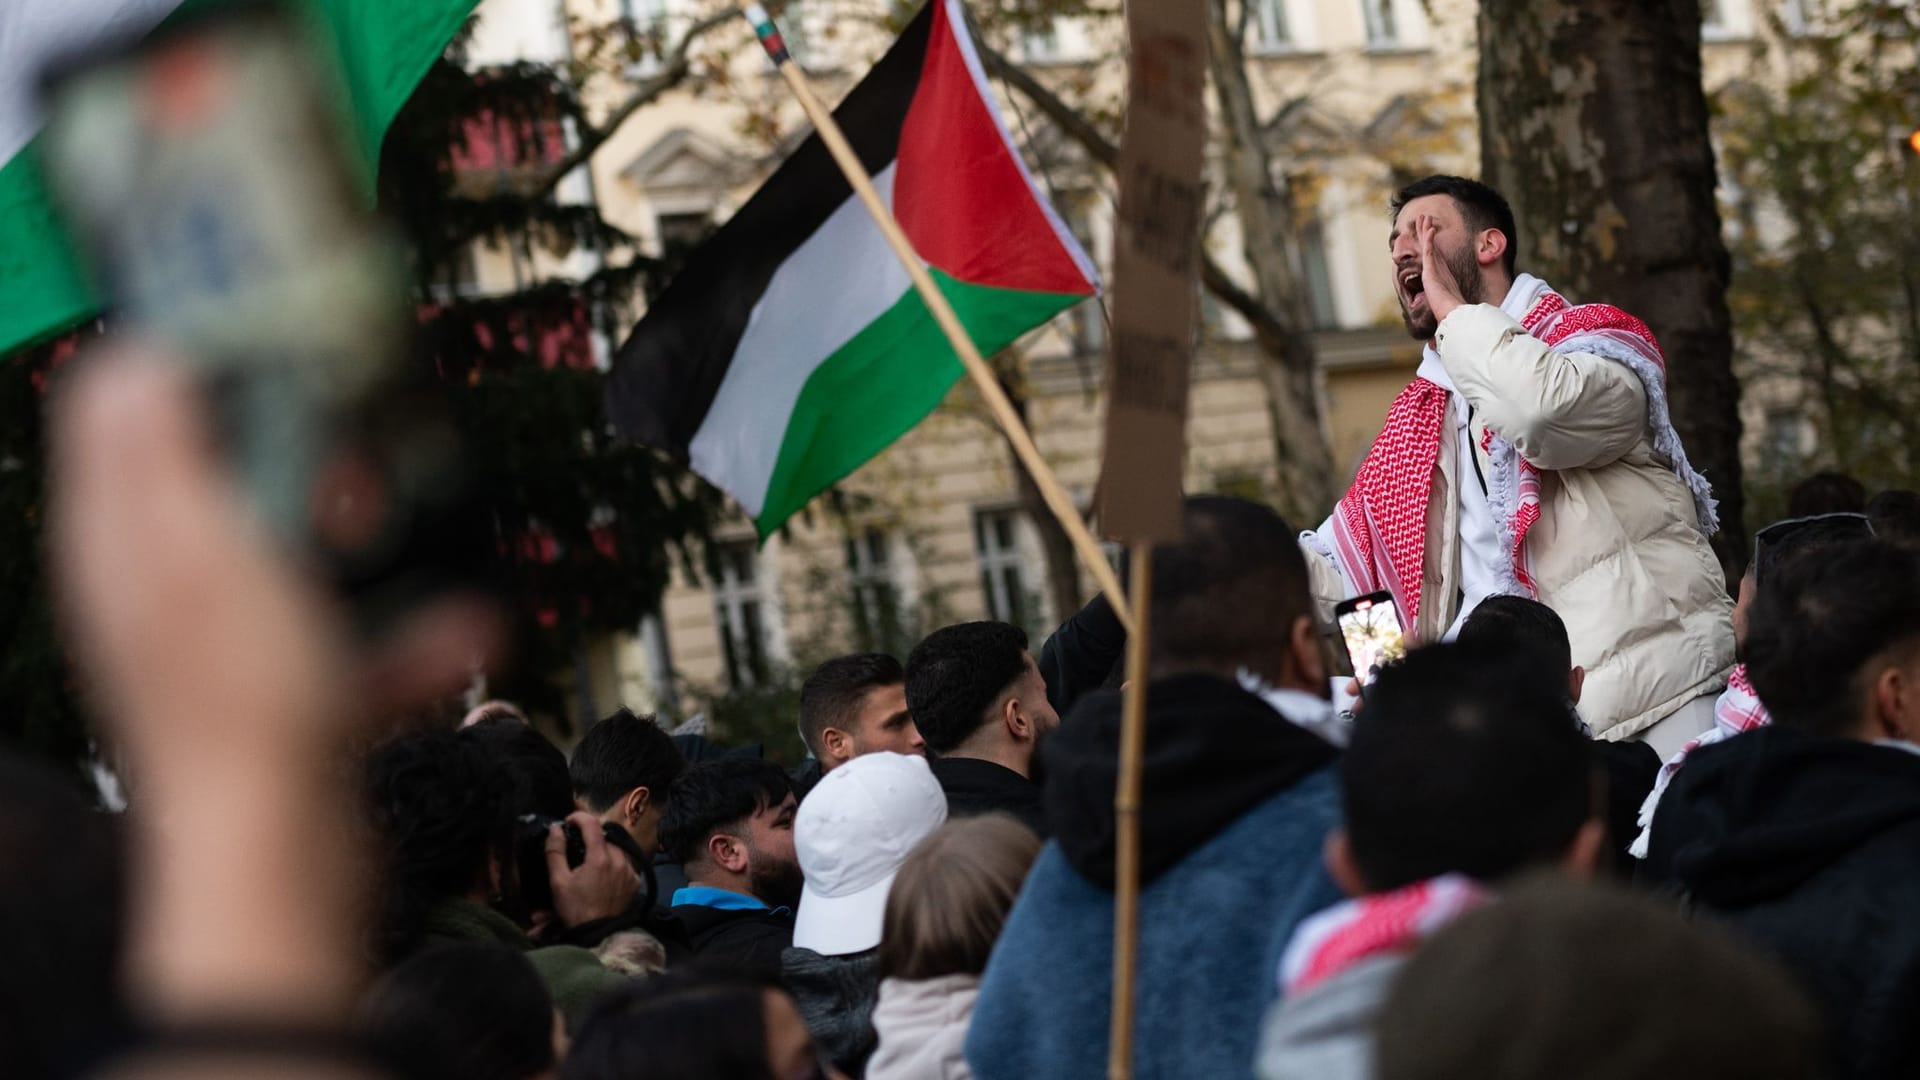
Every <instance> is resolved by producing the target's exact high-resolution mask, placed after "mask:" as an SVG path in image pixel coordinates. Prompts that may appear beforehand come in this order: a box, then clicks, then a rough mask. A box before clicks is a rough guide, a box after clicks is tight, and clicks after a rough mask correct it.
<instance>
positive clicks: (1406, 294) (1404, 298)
mask: <svg viewBox="0 0 1920 1080" xmlns="http://www.w3.org/2000/svg"><path fill="white" fill-rule="evenodd" d="M1399 284H1400V299H1401V302H1402V303H1404V304H1405V305H1406V306H1407V307H1408V308H1412V307H1413V306H1414V305H1415V304H1416V303H1419V302H1420V301H1421V300H1422V298H1424V297H1425V296H1426V293H1427V286H1426V283H1425V282H1423V281H1421V279H1420V268H1419V267H1417V266H1409V267H1406V268H1405V269H1403V270H1401V271H1400V279H1399Z"/></svg>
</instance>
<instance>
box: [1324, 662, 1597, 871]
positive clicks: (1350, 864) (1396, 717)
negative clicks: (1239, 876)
mask: <svg viewBox="0 0 1920 1080" xmlns="http://www.w3.org/2000/svg"><path fill="white" fill-rule="evenodd" d="M1367 694H1368V696H1367V707H1366V708H1365V709H1364V710H1362V711H1361V712H1360V714H1359V716H1358V717H1357V718H1356V719H1355V720H1354V724H1353V733H1352V736H1353V737H1352V740H1351V741H1350V742H1349V744H1348V746H1347V752H1346V754H1345V755H1343V756H1342V757H1341V760H1340V778H1341V798H1342V802H1343V805H1344V809H1345V819H1346V822H1345V825H1344V826H1343V827H1341V828H1339V829H1336V830H1334V832H1333V833H1332V834H1330V835H1329V836H1328V838H1327V869H1328V871H1329V872H1330V873H1331V874H1332V875H1333V878H1334V881H1335V882H1336V883H1338V884H1339V885H1340V887H1341V888H1343V889H1345V890H1346V891H1347V892H1349V893H1352V894H1354V895H1361V894H1364V893H1374V892H1387V891H1390V890H1393V889H1397V888H1401V887H1403V886H1406V885H1411V884H1413V883H1415V882H1419V881H1424V880H1426V879H1428V878H1432V877H1438V876H1440V875H1442V874H1450V873H1451V874H1464V875H1466V876H1468V877H1471V878H1474V879H1476V880H1479V881H1482V882H1488V883H1497V882H1499V881H1500V880H1501V879H1503V878H1506V877H1508V876H1510V875H1512V874H1514V873H1516V872H1518V871H1522V870H1527V869H1531V868H1535V867H1542V866H1555V867H1559V868H1561V869H1563V870H1565V871H1566V872H1568V873H1569V874H1573V875H1575V876H1590V875H1591V874H1592V873H1593V872H1594V870H1595V868H1596V867H1597V866H1598V865H1599V859H1600V858H1601V855H1602V853H1603V849H1604V846H1605V840H1606V826H1605V825H1604V824H1603V819H1602V816H1601V815H1602V811H1603V807H1601V806H1600V805H1599V803H1600V801H1601V798H1602V795H1601V789H1600V786H1599V775H1598V772H1597V769H1596V762H1595V760H1594V758H1593V756H1592V748H1591V746H1590V744H1589V743H1588V740H1587V739H1586V737H1585V736H1583V735H1581V733H1580V731H1579V729H1577V728H1576V727H1575V726H1574V725H1573V724H1571V723H1569V722H1568V718H1567V706H1566V698H1565V695H1564V690H1563V688H1562V684H1561V683H1559V681H1558V680H1557V679H1555V678H1553V677H1552V673H1551V672H1547V671H1540V672H1537V673H1529V672H1526V671H1518V670H1516V669H1515V668H1514V666H1513V664H1512V663H1511V662H1510V661H1509V660H1508V658H1507V657H1505V656H1503V655H1502V654H1500V653H1499V652H1489V651H1486V650H1484V649H1480V648H1476V647H1474V646H1470V645H1460V644H1443V645H1432V646H1428V647H1427V648H1424V649H1415V650H1414V651H1412V652H1411V653H1408V654H1407V658H1406V659H1405V660H1403V661H1401V662H1400V663H1398V664H1395V665H1393V666H1392V667H1389V668H1385V669H1383V670H1382V671H1381V672H1380V677H1379V679H1378V680H1377V681H1375V683H1374V684H1373V686H1372V688H1371V689H1369V690H1368V692H1367Z"/></svg>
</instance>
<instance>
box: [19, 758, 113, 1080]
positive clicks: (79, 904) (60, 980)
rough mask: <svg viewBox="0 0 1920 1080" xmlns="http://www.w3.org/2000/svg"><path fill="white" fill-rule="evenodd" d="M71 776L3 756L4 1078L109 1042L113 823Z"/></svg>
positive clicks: (63, 1064)
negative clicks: (90, 801)
mask: <svg viewBox="0 0 1920 1080" xmlns="http://www.w3.org/2000/svg"><path fill="white" fill-rule="evenodd" d="M75 781H76V778H75V777H74V776H72V775H62V774H60V773H57V772H55V771H53V770H52V769H50V768H48V767H46V766H45V765H42V764H41V763H39V762H37V761H30V760H27V759H24V758H17V757H14V756H12V755H11V754H4V755H0V926H4V927H5V929H4V930H0V1062H4V1063H5V1064H4V1065H0V1072H5V1073H7V1074H8V1075H10V1076H23V1077H30V1076H55V1075H61V1074H63V1073H65V1072H67V1071H70V1069H71V1067H72V1066H73V1065H74V1064H75V1063H76V1062H78V1061H80V1060H81V1058H82V1055H84V1054H86V1053H88V1052H92V1051H95V1050H97V1048H98V1047H99V1046H100V1045H101V1044H102V1042H103V1041H105V1039H106V1038H107V1037H108V1036H110V1035H111V1034H114V1033H116V1029H117V1028H118V1026H119V1021H120V1019H121V1016H120V1014H121V1011H122V1010H121V1004H120V996H121V995H120V979H119V968H120V963H121V959H122V955H121V954H122V948H121V943H122V941H123V939H124V935H125V931H124V929H123V922H124V919H123V915H122V909H123V907H124V904H125V900H126V894H125V881H126V864H125V858H124V848H125V845H124V842H123V840H122V833H121V831H120V823H119V820H118V819H116V818H115V817H113V816H111V815H108V814H105V813H101V812H99V811H96V810H95V809H94V808H93V807H92V805H91V804H90V803H89V801H88V799H87V798H86V797H84V796H83V795H82V794H81V792H80V789H79V788H78V787H77V785H76V782H75Z"/></svg>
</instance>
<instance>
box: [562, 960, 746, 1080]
mask: <svg viewBox="0 0 1920 1080" xmlns="http://www.w3.org/2000/svg"><path fill="white" fill-rule="evenodd" d="M781 992H783V991H780V990H779V988H778V987H776V986H774V985H773V984H772V983H762V982H756V981H754V980H753V979H751V978H750V977H748V976H746V975H745V974H743V973H738V972H728V973H725V974H720V973H715V972H702V971H698V970H681V971H669V972H666V973H664V974H661V975H655V976H653V977H652V978H649V979H645V980H642V981H640V982H636V983H633V984H631V985H629V986H624V987H621V988H619V989H618V990H614V991H611V992H609V993H608V994H607V995H606V996H604V997H602V998H601V999H600V1001H599V1003H598V1004H596V1005H595V1006H594V1007H593V1010H592V1011H591V1012H589V1013H588V1014H587V1018H586V1020H585V1021H583V1022H582V1023H581V1025H580V1031H579V1034H577V1035H576V1036H574V1040H573V1048H572V1049H571V1050H569V1051H568V1052H567V1064H566V1067H565V1069H564V1070H563V1071H562V1072H561V1074H560V1075H561V1076H562V1078H563V1080H773V1078H772V1076H771V1075H770V1070H769V1069H768V1068H767V1023H766V1012H765V1009H766V1004H765V1000H766V995H767V994H768V993H781Z"/></svg>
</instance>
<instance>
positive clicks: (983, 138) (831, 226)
mask: <svg viewBox="0 0 1920 1080" xmlns="http://www.w3.org/2000/svg"><path fill="white" fill-rule="evenodd" d="M834 116H835V118H836V119H837V120H838V121H839V123H840V126H841V127H842V128H843V129H844V130H845V132H846V135H847V140H848V141H849V142H850V143H852V144H853V148H854V150H855V152H856V153H858V154H859V156H860V160H861V162H862V163H863V164H864V165H865V166H866V167H867V170H868V172H869V173H871V174H872V176H873V178H874V185H875V187H877V188H878V189H879V191H880V195H881V197H882V198H883V199H885V200H886V202H887V203H888V205H889V206H891V207H892V210H893V214H894V217H895V218H897V219H898V220H899V222H900V225H901V227H902V228H903V229H904V230H905V231H906V234H907V237H908V238H909V239H910V240H912V241H913V246H914V250H915V251H917V252H918V253H919V255H920V257H921V259H922V260H924V261H925V262H926V264H927V266H928V269H929V270H930V271H931V273H932V275H933V278H934V280H935V281H936V282H938V283H939V285H940V289H941V291H942V292H943V293H945V294H946V297H947V299H948V300H949V301H951V302H952V304H953V307H954V310H955V311H957V312H958V313H959V315H960V318H961V321H962V322H964V323H965V324H966V327H967V330H968V332H969V333H971V334H972V336H973V341H974V344H975V345H976V346H977V347H978V348H979V350H980V352H981V354H982V355H991V354H992V353H994V352H997V351H998V350H1000V349H1002V348H1004V347H1006V346H1007V345H1009V344H1011V343H1012V342H1013V340H1014V339H1015V338H1017V337H1019V336H1020V335H1021V334H1023V333H1025V332H1026V331H1028V330H1031V329H1033V328H1034V327H1036V326H1039V325H1040V324H1041V323H1043V322H1045V321H1046V320H1047V319H1049V318H1051V317H1053V316H1054V315H1056V314H1058V313H1059V312H1061V311H1063V310H1065V309H1066V308H1068V307H1071V306H1072V305H1073V304H1075V303H1078V302H1079V301H1081V300H1083V299H1085V298H1086V297H1089V296H1092V295H1093V294H1094V293H1095V292H1097V291H1098V286H1097V284H1096V281H1095V276H1094V270H1093V265H1092V262H1091V261H1090V260H1089V259H1088V258H1087V255H1086V252H1084V251H1082V250H1081V249H1080V246H1079V245H1078V244H1077V243H1075V242H1074V239H1073V235H1072V234H1071V233H1070V232H1068V231H1067V227H1066V225H1065V224H1064V223H1062V222H1061V220H1060V218H1059V216H1058V215H1056V214H1055V213H1054V212H1053V209H1052V207H1051V206H1050V205H1049V204H1048V202H1047V200H1046V199H1045V197H1043V196H1042V195H1041V193H1040V190H1039V188H1038V187H1037V186H1036V185H1035V184H1034V182H1033V178H1032V177H1031V176H1029V175H1028V174H1027V170H1026V167H1025V166H1024V165H1023V164H1022V163H1021V161H1020V154H1019V152H1018V151H1017V150H1016V149H1015V148H1014V144H1013V139H1012V138H1011V137H1010V136H1009V135H1008V134H1007V130H1006V128H1005V127H1004V126H1003V125H1002V124H1001V122H1000V112H999V109H998V107H997V106H996V105H995V104H994V101H993V98H992V96H991V95H990V94H989V93H988V90H987V80H986V76H985V74H984V73H983V72H982V70H981V67H980V57H979V55H978V54H977V53H976V52H975V50H974V46H973V40H972V39H971V38H970V37H969V36H968V34H967V29H966V22H965V15H964V11H963V9H962V7H961V5H960V0H929V2H928V4H927V6H926V7H925V8H923V9H922V10H921V12H920V14H919V15H918V16H916V17H915V18H914V20H913V22H912V23H911V24H910V25H909V26H908V27H907V29H906V32H905V33H903V34H902V35H901V37H900V40H899V41H898V42H896V43H895V44H894V46H893V48H892V49H890V50H889V51H888V52H887V54H886V56H884V57H882V58H881V60H880V62H879V63H878V64H876V65H875V66H874V68H873V70H872V71H871V72H870V73H868V75H867V77H866V78H865V79H864V80H862V81H861V83H860V85H858V86H856V87H854V89H853V91H852V93H850V94H848V95H847V98H846V100H845V101H843V102H842V103H841V104H840V107H839V108H838V109H836V110H835V111H834ZM963 373H964V372H963V369H962V367H961V365H960V361H959V359H958V357H956V356H955V355H954V351H953V348H952V346H950V345H949V344H948V343H947V340H946V338H945V337H944V336H943V335H942V334H941V332H940V328H939V326H938V325H937V324H935V322H934V320H933V316H932V315H931V314H930V313H929V312H928V311H927V308H926V305H925V303H924V302H923V301H922V300H921V299H920V297H919V295H918V294H917V293H916V292H914V289H913V286H912V285H911V284H910V283H909V281H908V278H907V272H906V270H905V269H903V268H902V267H901V265H900V263H899V260H898V259H896V258H895V256H894V254H893V250H892V249H891V248H889V247H888V246H887V243H886V241H885V240H884V239H883V238H882V236H881V233H880V230H879V228H878V227H877V226H875V225H874V223H873V221H872V219H871V218H869V217H868V215H867V211H866V208H865V207H863V206H862V205H861V204H860V202H859V201H858V199H856V198H855V196H854V194H853V190H852V188H850V187H849V186H848V184H847V182H846V180H845V179H844V178H843V177H842V176H841V174H840V171H839V169H838V168H837V167H836V166H835V165H834V163H833V160H832V158H830V157H829V156H828V154H827V149H826V147H825V146H824V145H822V144H821V142H820V140H819V137H818V136H814V137H810V138H808V139H807V141H806V142H805V143H803V144H802V145H801V146H800V149H799V150H798V151H796V152H795V153H794V155H793V156H792V157H790V158H788V159H787V161H786V162H785V163H784V164H782V165H781V166H780V169H779V170H778V171H777V172H775V173H774V174H773V176H772V177H771V178H770V179H768V180H767V182H766V184H765V185H763V186H762V187H761V188H760V190H759V191H758V192H755V193H754V196H753V198H752V199H751V200H749V201H748V202H747V204H746V205H745V206H743V207H741V208H740V210H739V212H738V213H736V214H735V215H734V216H733V218H732V219H731V220H729V221H728V222H727V224H726V225H725V226H723V227H722V228H721V229H720V230H719V231H718V232H717V233H715V234H714V236H713V237H712V239H711V240H709V241H708V242H707V243H706V244H705V245H704V246H702V247H701V248H700V249H699V250H697V251H695V252H694V253H693V254H692V256H691V257H690V258H689V259H688V261H687V264H686V267H685V269H683V270H682V271H681V272H680V274H679V276H678V277H677V278H675V279H674V281H673V283H672V284H671V285H670V286H669V287H668V288H667V290H666V292H665V293H663V294H662V295H661V296H660V298H659V299H658V300H656V301H655V302H654V304H653V306H652V307H651V308H650V309H649V310H648V312H647V315H646V317H645V318H644V319H643V320H641V322H640V325H639V326H638V327H637V328H635V330H634V332H633V335H632V336H631V337H630V338H628V339H627V342H626V344H625V345H623V346H621V348H620V352H619V354H618V355H617V356H616V357H615V358H614V366H613V375H612V379H611V381H610V383H609V386H608V391H607V402H608V412H609V414H610V416H611V417H612V419H613V422H614V424H615V425H616V426H617V427H618V428H619V429H620V430H621V431H622V432H623V433H625V434H627V435H629V436H631V437H632V438H634V439H636V440H637V441H639V442H641V443H644V444H646V445H649V446H653V447H655V448H657V449H661V450H665V451H667V452H669V453H672V454H675V455H677V456H679V457H680V458H682V459H683V460H686V461H688V462H689V463H690V464H691V465H692V466H693V468H694V471H696V472H698V473H699V474H700V475H702V476H704V477H706V478H707V479H708V480H710V481H712V482H713V483H714V484H715V485H716V486H718V487H720V488H722V489H723V490H725V491H726V492H728V493H729V494H731V495H732V496H733V497H734V498H735V499H736V500H738V501H739V503H740V505H741V506H742V507H743V508H745V509H746V511H747V514H748V515H749V516H751V517H752V518H753V521H754V525H755V527H756V528H758V530H759V532H760V535H761V536H763V537H764V536H766V535H767V534H769V533H771V532H772V531H773V530H774V529H776V528H778V527H779V526H780V524H781V522H783V521H785V520H786V519H787V518H788V517H789V516H791V515H792V514H793V513H794V512H795V511H797V510H799V509H800V508H801V507H802V506H804V505H805V504H806V502H807V500H808V499H811V498H812V497H813V496H815V495H817V494H819V493H820V492H821V491H822V490H823V489H825V488H826V487H827V486H828V485H829V484H832V483H833V482H834V481H836V480H838V479H840V478H841V477H843V476H845V475H847V474H848V473H850V472H852V471H853V470H855V469H857V468H859V467H860V466H861V465H862V464H863V463H865V462H866V461H867V460H869V459H870V458H872V457H873V456H874V455H875V454H878V453H879V452H880V451H882V450H884V449H886V447H887V446H888V445H889V444H890V443H892V442H893V441H894V440H895V439H897V438H899V437H900V436H901V435H902V434H904V433H905V432H906V431H907V429H908V428H911V427H913V425H914V424H916V423H919V421H920V420H921V418H922V417H924V416H926V415H927V413H929V412H931V411H933V408H934V407H935V406H936V405H938V404H939V403H940V399H941V398H943V397H944V396H946V393H947V390H948V389H949V388H950V387H952V385H953V383H954V381H955V380H956V379H958V378H959V377H960V376H961V375H962V374H963Z"/></svg>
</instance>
